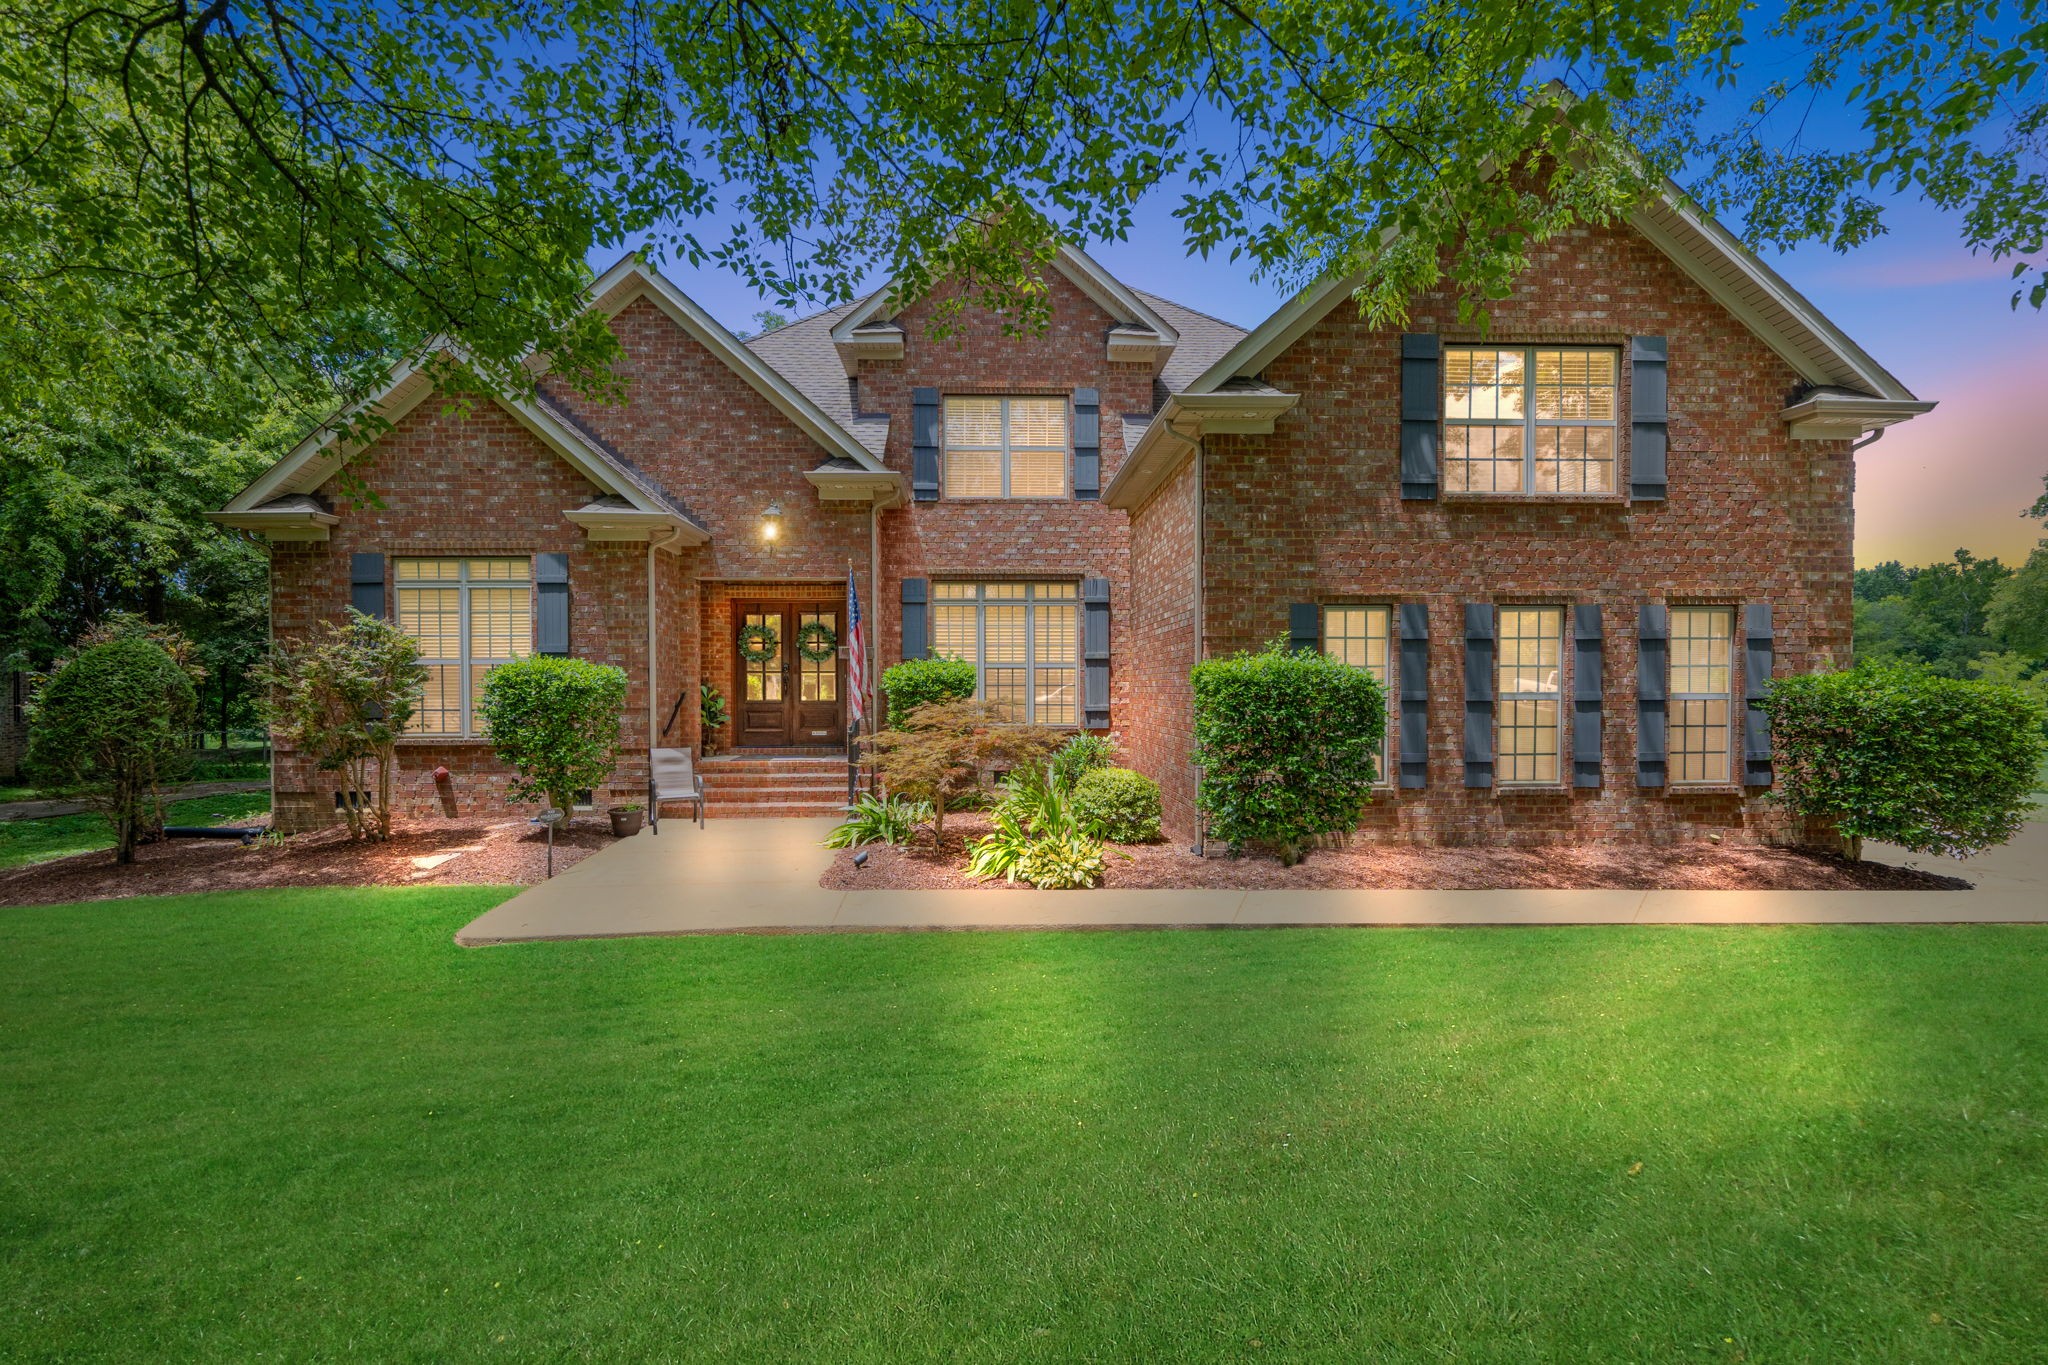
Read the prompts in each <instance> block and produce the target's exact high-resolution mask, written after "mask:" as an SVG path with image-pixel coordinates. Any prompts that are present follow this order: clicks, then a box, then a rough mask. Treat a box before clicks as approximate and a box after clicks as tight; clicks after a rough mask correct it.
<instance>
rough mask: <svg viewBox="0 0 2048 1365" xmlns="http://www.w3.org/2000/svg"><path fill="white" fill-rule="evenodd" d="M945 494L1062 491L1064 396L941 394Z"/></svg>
mask: <svg viewBox="0 0 2048 1365" xmlns="http://www.w3.org/2000/svg"><path fill="white" fill-rule="evenodd" d="M945 441H946V445H945V451H946V455H945V461H946V496H947V497H949V498H1064V497H1065V496H1067V448H1068V447H1067V400H1066V399H1064V398H993V397H974V396H964V397H951V398H948V399H947V400H946V435H945Z"/></svg>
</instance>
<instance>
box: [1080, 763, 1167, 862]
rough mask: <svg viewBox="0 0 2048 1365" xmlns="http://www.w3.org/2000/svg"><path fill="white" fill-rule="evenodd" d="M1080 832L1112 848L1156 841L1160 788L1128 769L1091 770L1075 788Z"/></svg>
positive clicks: (1157, 835)
mask: <svg viewBox="0 0 2048 1365" xmlns="http://www.w3.org/2000/svg"><path fill="white" fill-rule="evenodd" d="M1074 815H1075V817H1076V818H1077V819H1078V820H1079V821H1080V822H1081V828H1082V829H1084V830H1086V831H1088V833H1090V834H1092V835H1094V836H1095V837H1096V838H1098V839H1107V840H1109V841H1110V842H1111V843H1113V844H1149V843H1155V842H1157V841H1158V839H1159V784H1158V783H1157V782H1154V781H1153V780H1152V779H1151V778H1149V777H1147V776H1145V774H1143V773H1140V772H1133V771H1132V770H1131V769H1129V768H1091V769H1089V770H1088V771H1087V772H1084V773H1082V774H1081V778H1080V780H1079V781H1078V782H1076V783H1075V784H1074Z"/></svg>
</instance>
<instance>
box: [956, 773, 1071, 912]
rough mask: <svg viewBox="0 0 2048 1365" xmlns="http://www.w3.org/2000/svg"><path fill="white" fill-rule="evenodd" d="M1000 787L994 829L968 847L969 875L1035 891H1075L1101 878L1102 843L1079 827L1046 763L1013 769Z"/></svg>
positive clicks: (1066, 794) (1065, 794)
mask: <svg viewBox="0 0 2048 1365" xmlns="http://www.w3.org/2000/svg"><path fill="white" fill-rule="evenodd" d="M1005 786H1006V788H1007V791H1008V795H1007V796H1005V798H1004V800H1003V803H1002V804H1001V805H999V806H997V807H996V809H995V810H994V812H992V813H991V815H990V817H989V819H990V821H991V823H993V824H994V826H995V828H994V829H993V830H991V831H990V832H989V833H988V834H985V835H983V836H982V837H981V838H979V839H977V840H975V841H974V843H973V844H972V845H970V846H969V848H968V858H967V870H968V871H969V872H970V873H971V874H973V875H974V876H977V877H985V878H994V877H1001V878H1003V879H1004V880H1006V881H1010V882H1019V881H1021V882H1028V883H1030V884H1031V885H1032V886H1035V887H1037V888H1038V889H1039V890H1041V891H1077V890H1080V889H1082V888H1084V887H1090V886H1094V885H1095V884H1096V883H1097V882H1099V881H1101V880H1102V873H1103V869H1104V863H1103V860H1102V841H1101V839H1099V838H1097V837H1096V836H1094V835H1093V834H1091V833H1089V832H1088V831H1087V830H1085V829H1083V828H1082V826H1081V820H1080V817H1079V813H1078V812H1077V810H1076V808H1075V804H1074V799H1073V797H1072V795H1071V794H1070V793H1069V792H1067V791H1066V790H1065V789H1064V788H1062V787H1061V786H1060V784H1059V782H1058V780H1057V773H1056V771H1055V770H1054V769H1053V767H1052V766H1051V765H1050V764H1048V765H1047V766H1046V767H1045V768H1042V769H1041V768H1039V767H1037V766H1036V765H1033V766H1031V767H1025V768H1019V769H1017V770H1016V771H1015V772H1013V773H1011V774H1010V779H1009V781H1008V782H1007V783H1006V784H1005Z"/></svg>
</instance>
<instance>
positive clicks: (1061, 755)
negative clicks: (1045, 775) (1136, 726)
mask: <svg viewBox="0 0 2048 1365" xmlns="http://www.w3.org/2000/svg"><path fill="white" fill-rule="evenodd" d="M1114 762H1116V746H1115V745H1114V744H1111V743H1110V742H1109V741H1108V740H1107V739H1105V738H1103V737H1102V736H1101V735H1091V734H1086V733H1083V734H1078V735H1075V736H1074V737H1073V738H1072V739H1070V740H1068V741H1067V742H1066V745H1065V746H1064V747H1063V748H1061V750H1060V751H1059V752H1058V753H1056V754H1054V755H1053V756H1052V780H1053V785H1055V786H1057V787H1058V788H1059V789H1060V790H1061V791H1066V792H1070V791H1072V790H1073V789H1074V784H1075V783H1076V782H1079V781H1080V780H1081V775H1082V774H1083V773H1089V772H1094V771H1096V770H1098V769H1101V768H1107V767H1108V766H1110V764H1112V763H1114Z"/></svg>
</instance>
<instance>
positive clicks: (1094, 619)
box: [1081, 578, 1109, 730]
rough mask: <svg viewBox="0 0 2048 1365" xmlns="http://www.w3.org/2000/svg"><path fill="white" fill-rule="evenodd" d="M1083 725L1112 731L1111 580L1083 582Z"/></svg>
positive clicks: (1089, 579) (1085, 580)
mask: <svg viewBox="0 0 2048 1365" xmlns="http://www.w3.org/2000/svg"><path fill="white" fill-rule="evenodd" d="M1081 724H1082V726H1083V728H1085V729H1089V730H1107V729H1108V728H1109V580H1108V579H1107V578H1084V579H1082V580H1081Z"/></svg>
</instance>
